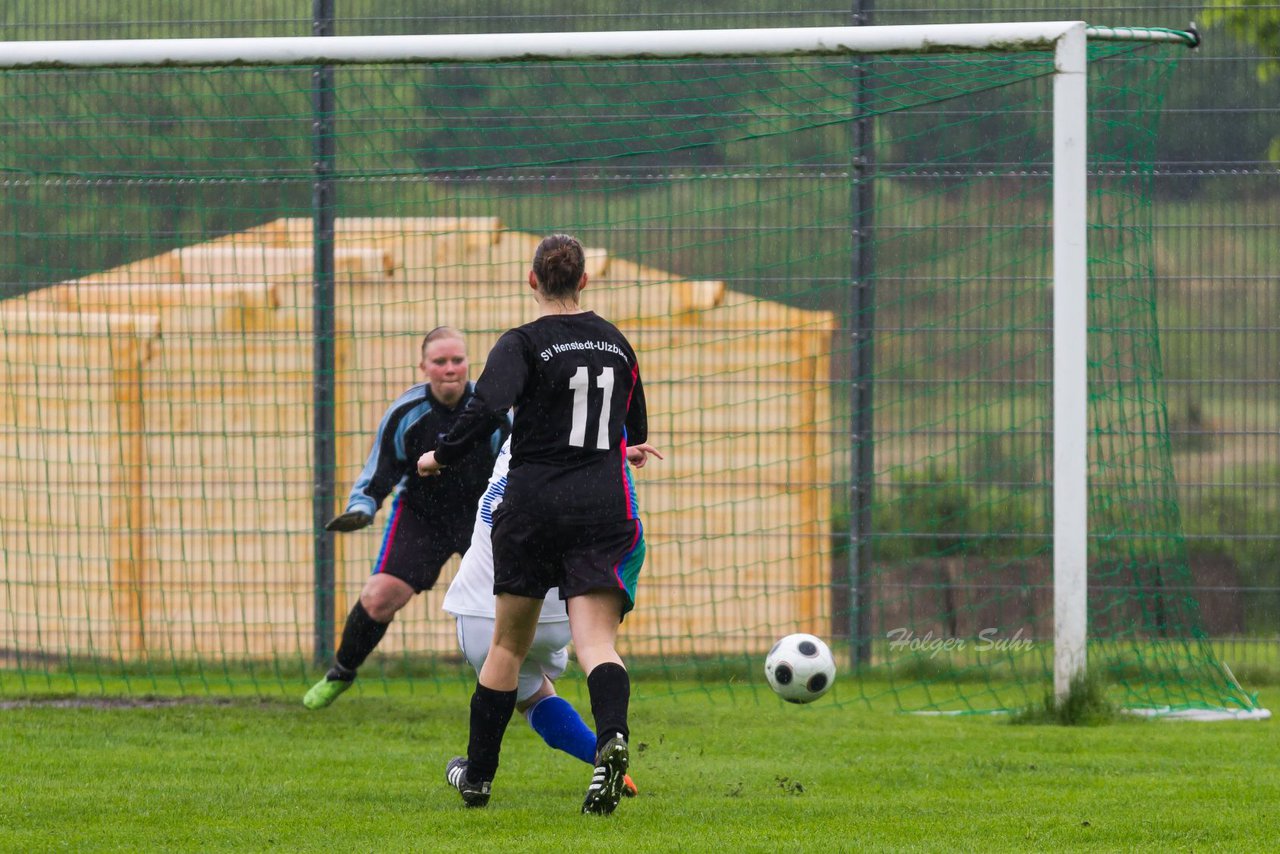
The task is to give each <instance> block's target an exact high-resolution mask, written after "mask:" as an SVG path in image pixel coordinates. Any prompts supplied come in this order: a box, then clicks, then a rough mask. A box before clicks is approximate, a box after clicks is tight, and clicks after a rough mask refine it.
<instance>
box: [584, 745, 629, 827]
mask: <svg viewBox="0 0 1280 854" xmlns="http://www.w3.org/2000/svg"><path fill="white" fill-rule="evenodd" d="M629 764H630V759H629V757H628V755H627V740H626V739H625V738H623V737H622V733H618V734H617V735H615V736H614V737H613V738H611V739H609V740H608V741H606V742H605V743H604V746H603V747H601V748H600V751H599V752H598V753H597V754H596V768H595V772H594V773H593V774H592V775H591V785H590V786H588V787H587V796H586V798H584V799H583V801H582V814H583V815H609V814H610V813H612V812H613V811H614V810H615V809H617V808H618V801H619V800H620V799H621V798H622V786H623V778H624V777H626V775H627V766H628V765H629Z"/></svg>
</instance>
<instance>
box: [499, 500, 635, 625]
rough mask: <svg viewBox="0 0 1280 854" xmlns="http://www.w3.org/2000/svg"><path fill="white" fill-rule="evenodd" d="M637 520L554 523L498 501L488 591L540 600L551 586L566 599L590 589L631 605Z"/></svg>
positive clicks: (628, 607) (633, 597) (627, 607)
mask: <svg viewBox="0 0 1280 854" xmlns="http://www.w3.org/2000/svg"><path fill="white" fill-rule="evenodd" d="M644 555H645V545H644V529H643V527H642V526H641V525H640V520H639V519H621V520H617V521H612V522H560V521H557V520H555V519H547V518H545V517H543V516H539V515H537V514H532V513H521V512H519V511H516V512H512V511H511V510H509V509H508V508H507V507H505V506H502V505H500V506H499V507H498V509H497V510H496V511H494V514H493V592H494V593H513V594H515V595H517V596H528V597H529V598H531V599H541V598H542V597H543V596H546V595H547V591H548V590H550V589H551V588H552V587H559V588H560V598H561V599H570V598H572V597H574V596H580V595H582V594H583V593H589V592H590V591H592V590H602V589H604V590H617V591H618V592H620V593H622V594H623V599H624V601H623V605H622V613H624V614H625V613H627V612H628V611H630V610H631V609H632V608H633V607H635V599H636V582H637V581H638V580H639V577H640V568H641V566H642V565H643V564H644Z"/></svg>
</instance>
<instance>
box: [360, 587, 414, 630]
mask: <svg viewBox="0 0 1280 854" xmlns="http://www.w3.org/2000/svg"><path fill="white" fill-rule="evenodd" d="M402 587H403V589H401V588H402ZM412 598H413V590H412V589H410V588H409V586H408V585H407V584H404V583H403V582H398V583H396V584H388V583H385V582H384V583H374V582H371V583H369V584H366V585H365V586H364V589H363V590H361V591H360V604H361V605H363V606H364V610H365V613H366V614H368V615H369V616H370V617H371V618H372V619H373V620H375V621H377V622H379V623H389V622H391V621H392V620H393V619H394V618H395V615H396V612H397V611H399V610H400V609H401V608H403V607H404V606H405V603H407V602H408V601H409V600H410V599H412Z"/></svg>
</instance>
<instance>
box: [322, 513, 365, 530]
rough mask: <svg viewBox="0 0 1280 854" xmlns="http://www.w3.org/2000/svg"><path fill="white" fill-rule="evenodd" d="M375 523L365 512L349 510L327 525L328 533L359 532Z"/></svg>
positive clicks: (325, 526)
mask: <svg viewBox="0 0 1280 854" xmlns="http://www.w3.org/2000/svg"><path fill="white" fill-rule="evenodd" d="M372 521H373V517H372V516H370V515H369V514H368V513H366V512H364V511H363V510H348V511H347V512H346V513H343V514H342V515H341V516H334V517H333V518H332V519H330V520H329V521H328V522H326V523H325V525H324V529H325V530H326V531H343V532H346V531H358V530H360V529H361V528H364V527H366V526H368V524H369V523H370V522H372Z"/></svg>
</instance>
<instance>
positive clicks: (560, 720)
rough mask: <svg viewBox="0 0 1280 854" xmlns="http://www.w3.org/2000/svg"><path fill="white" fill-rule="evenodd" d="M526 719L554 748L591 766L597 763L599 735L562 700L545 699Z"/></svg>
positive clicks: (554, 698) (534, 707) (528, 713)
mask: <svg viewBox="0 0 1280 854" xmlns="http://www.w3.org/2000/svg"><path fill="white" fill-rule="evenodd" d="M524 716H525V718H527V719H528V721H529V726H531V727H533V731H534V732H536V733H537V734H538V735H540V736H542V740H543V741H545V742H546V743H547V744H548V745H550V746H551V747H554V748H555V749H556V750H563V751H564V752H565V753H567V754H569V755H570V756H576V757H577V758H579V759H581V760H582V761H583V762H586V763H587V764H588V765H590V764H591V763H593V762H595V761H596V734H595V733H594V732H592V731H591V728H590V727H588V726H587V724H586V721H584V720H583V719H582V716H581V715H579V714H578V711H577V709H575V708H574V707H573V706H571V705H569V703H568V701H566V700H565V699H564V698H563V697H543V698H542V699H541V700H539V701H538V702H537V703H534V705H533V708H531V709H529V711H527V712H525V713H524Z"/></svg>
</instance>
